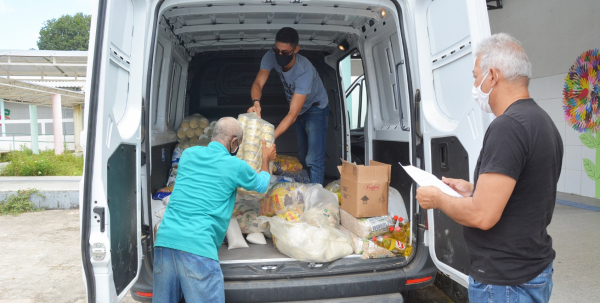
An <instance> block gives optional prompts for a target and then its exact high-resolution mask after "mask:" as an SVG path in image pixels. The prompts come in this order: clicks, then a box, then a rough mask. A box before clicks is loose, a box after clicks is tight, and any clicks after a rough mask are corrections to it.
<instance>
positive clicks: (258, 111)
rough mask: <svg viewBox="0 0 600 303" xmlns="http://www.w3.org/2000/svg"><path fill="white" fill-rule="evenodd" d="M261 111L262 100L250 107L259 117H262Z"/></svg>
mask: <svg viewBox="0 0 600 303" xmlns="http://www.w3.org/2000/svg"><path fill="white" fill-rule="evenodd" d="M261 111H262V108H261V107H260V102H254V106H252V107H250V108H249V109H248V112H249V113H256V114H257V115H258V117H259V118H262V117H261V115H260V112H261Z"/></svg>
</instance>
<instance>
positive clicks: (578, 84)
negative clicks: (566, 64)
mask: <svg viewBox="0 0 600 303" xmlns="http://www.w3.org/2000/svg"><path fill="white" fill-rule="evenodd" d="M599 95H600V51H599V50H598V49H594V50H589V51H586V52H584V53H583V54H581V56H579V57H578V58H577V60H575V64H574V65H573V66H571V69H570V70H569V73H568V74H567V77H566V78H565V86H564V89H563V110H564V112H565V120H566V121H567V123H568V124H569V126H571V127H573V129H575V130H577V131H578V132H580V133H582V134H581V135H580V136H579V139H580V140H581V142H582V143H583V145H585V146H586V147H588V148H591V149H595V150H596V159H595V160H596V162H595V163H594V162H592V160H590V159H583V168H584V170H585V172H586V174H587V176H588V177H589V178H590V179H592V180H593V181H595V182H596V191H595V193H596V194H595V196H596V198H600V167H599V166H598V165H599V164H600V153H599V150H598V147H600V135H599V132H598V130H599V129H600V108H598V98H599ZM592 134H595V137H594V135H592Z"/></svg>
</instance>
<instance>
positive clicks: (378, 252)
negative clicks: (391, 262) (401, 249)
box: [361, 240, 396, 259]
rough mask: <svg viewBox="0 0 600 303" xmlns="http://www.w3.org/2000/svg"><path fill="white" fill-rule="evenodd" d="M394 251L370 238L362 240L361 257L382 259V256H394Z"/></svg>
mask: <svg viewBox="0 0 600 303" xmlns="http://www.w3.org/2000/svg"><path fill="white" fill-rule="evenodd" d="M395 256H396V255H394V253H392V252H391V251H389V250H387V249H385V248H383V247H380V246H378V245H377V244H375V243H373V241H370V240H364V241H363V253H362V256H361V258H362V259H382V258H392V257H395Z"/></svg>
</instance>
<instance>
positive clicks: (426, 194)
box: [416, 186, 444, 209]
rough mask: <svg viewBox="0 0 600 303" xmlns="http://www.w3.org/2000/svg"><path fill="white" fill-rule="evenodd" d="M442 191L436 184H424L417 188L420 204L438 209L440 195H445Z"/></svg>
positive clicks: (427, 207) (425, 207)
mask: <svg viewBox="0 0 600 303" xmlns="http://www.w3.org/2000/svg"><path fill="white" fill-rule="evenodd" d="M443 194H444V193H442V191H441V190H440V189H439V188H437V187H434V186H422V187H419V188H417V196H416V198H417V201H418V202H419V205H421V207H423V208H424V209H436V208H438V207H439V206H438V204H437V202H438V201H439V198H440V195H443Z"/></svg>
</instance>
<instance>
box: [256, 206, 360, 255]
mask: <svg viewBox="0 0 600 303" xmlns="http://www.w3.org/2000/svg"><path fill="white" fill-rule="evenodd" d="M267 220H268V221H269V224H270V226H271V228H270V231H271V233H272V234H273V239H275V238H276V239H277V240H276V243H277V244H276V247H277V249H278V250H279V251H280V252H281V253H282V254H285V255H287V256H289V257H291V258H294V259H296V260H298V261H302V262H319V263H321V262H331V261H334V260H337V259H340V258H343V257H345V256H348V255H350V254H352V252H353V251H354V248H353V244H352V239H351V238H350V236H349V235H348V234H346V233H345V232H342V231H341V230H339V229H335V228H333V227H330V226H329V225H328V224H327V223H322V224H320V225H319V226H313V225H310V224H308V223H306V222H304V221H302V219H301V220H300V221H299V222H288V221H286V220H284V219H283V218H281V217H278V216H275V217H271V218H267Z"/></svg>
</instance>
